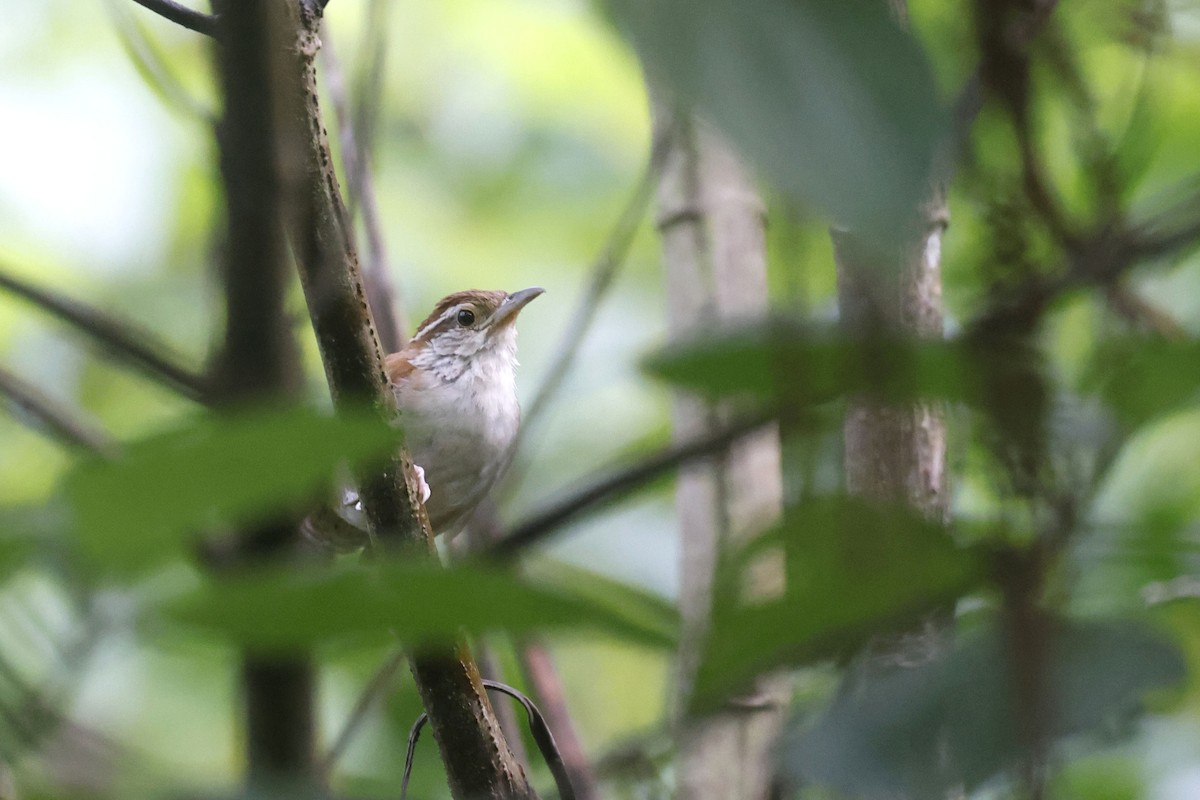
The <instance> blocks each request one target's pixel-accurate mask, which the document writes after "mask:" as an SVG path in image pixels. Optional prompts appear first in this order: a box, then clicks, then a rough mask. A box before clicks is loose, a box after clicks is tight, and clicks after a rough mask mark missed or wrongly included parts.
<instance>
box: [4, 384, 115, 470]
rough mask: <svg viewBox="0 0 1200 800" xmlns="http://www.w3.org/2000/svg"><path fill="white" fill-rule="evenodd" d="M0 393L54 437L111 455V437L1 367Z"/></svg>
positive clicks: (113, 448)
mask: <svg viewBox="0 0 1200 800" xmlns="http://www.w3.org/2000/svg"><path fill="white" fill-rule="evenodd" d="M0 395H4V396H6V397H8V398H9V400H11V401H12V402H13V404H14V405H16V407H17V408H19V409H21V410H22V411H24V412H25V413H26V414H28V415H29V416H30V417H32V418H33V419H35V420H37V422H39V423H40V427H41V429H42V430H44V431H45V432H46V433H48V434H49V435H51V436H52V437H53V438H55V439H57V440H59V441H60V442H63V443H65V444H68V445H70V446H72V447H79V448H82V449H84V450H88V451H90V452H93V453H100V454H103V455H108V456H111V455H113V454H114V453H115V446H114V444H113V441H112V440H111V439H110V438H109V437H108V435H107V434H105V433H104V432H103V431H101V430H100V429H99V428H97V427H96V426H95V425H93V424H91V423H89V422H85V421H84V420H82V419H80V418H79V417H78V416H77V415H76V414H75V413H74V412H73V411H72V410H71V409H68V408H67V407H66V406H64V405H63V404H61V403H59V402H58V401H56V400H54V399H53V398H52V397H50V396H49V395H47V394H45V393H44V392H42V391H41V390H40V389H38V388H37V387H36V386H34V385H33V384H30V383H27V382H26V381H24V380H22V379H21V378H19V377H17V376H16V375H14V374H13V373H11V372H9V371H8V370H6V369H4V368H3V367H0Z"/></svg>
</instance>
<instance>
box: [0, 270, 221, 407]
mask: <svg viewBox="0 0 1200 800" xmlns="http://www.w3.org/2000/svg"><path fill="white" fill-rule="evenodd" d="M0 290H3V291H6V292H8V293H10V294H13V295H16V296H17V297H20V298H22V299H24V300H27V301H28V302H30V303H32V304H33V305H35V306H38V307H39V308H41V309H42V310H44V311H47V312H49V313H50V314H52V315H54V316H56V317H58V318H59V319H61V320H63V321H64V322H67V323H69V324H70V325H72V326H73V327H75V328H77V329H79V330H80V331H82V332H83V333H85V334H87V335H88V336H90V337H91V338H93V339H95V340H96V341H97V342H99V343H100V344H101V345H102V346H103V347H104V348H105V349H106V350H107V351H108V352H109V353H110V354H111V355H113V356H114V357H115V358H118V359H120V360H122V361H125V362H127V363H129V364H132V365H133V366H135V367H137V368H139V369H140V370H142V371H143V372H144V373H145V374H147V375H149V376H150V377H151V378H153V379H155V380H156V381H159V382H160V383H163V384H166V385H167V386H169V387H170V388H172V389H174V390H175V391H177V392H179V393H180V394H182V395H183V396H184V397H187V398H189V399H191V400H195V401H196V402H199V403H205V402H207V399H208V394H209V391H208V385H207V381H206V380H205V379H204V378H203V377H202V376H200V375H197V374H196V373H194V372H192V371H190V370H189V369H187V368H186V367H183V366H181V365H180V364H179V359H178V358H176V357H175V356H173V355H168V352H169V351H168V350H167V348H166V347H165V346H164V345H162V344H161V343H159V342H158V341H157V340H156V339H155V338H154V337H153V336H152V335H151V334H149V333H147V332H145V331H142V330H139V329H138V328H136V327H134V326H132V325H130V324H129V323H128V322H125V321H122V320H118V319H116V318H114V317H110V316H108V315H107V314H104V313H103V312H101V311H98V310H97V309H95V308H92V307H90V306H87V305H84V304H83V303H80V302H78V301H76V300H73V299H71V298H69V297H67V296H65V295H62V294H59V293H58V292H55V291H52V290H50V289H43V288H40V287H37V286H34V285H33V284H31V283H28V282H27V281H24V280H22V279H20V278H17V277H14V276H13V275H11V274H9V273H7V272H4V271H0Z"/></svg>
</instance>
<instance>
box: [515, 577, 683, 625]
mask: <svg viewBox="0 0 1200 800" xmlns="http://www.w3.org/2000/svg"><path fill="white" fill-rule="evenodd" d="M541 560H542V561H543V562H545V563H543V564H540V565H537V566H535V565H534V564H528V565H526V567H525V569H524V573H525V575H527V576H529V577H530V578H532V579H535V580H536V581H537V582H538V583H539V584H541V585H544V586H546V587H547V588H557V589H560V590H562V591H565V592H568V593H570V594H571V595H572V596H574V597H578V598H579V599H581V600H586V601H587V602H589V603H594V604H595V605H596V606H597V607H600V608H607V609H610V610H611V611H612V612H613V613H615V614H619V615H622V616H628V617H631V618H635V619H638V620H640V621H641V622H642V624H644V625H645V626H647V627H649V628H656V629H658V630H659V631H661V632H662V634H663V636H664V637H667V638H669V639H674V638H675V636H676V635H677V633H678V631H679V610H678V608H677V607H676V606H675V604H674V603H672V602H670V601H668V600H667V599H665V598H663V597H662V596H660V595H657V594H654V593H653V592H648V591H646V590H645V589H642V588H640V587H638V586H633V585H631V584H628V583H624V582H622V581H619V580H616V579H614V578H610V577H608V576H607V575H602V574H600V573H599V572H593V571H592V570H589V569H585V568H583V567H580V566H578V565H575V564H569V563H567V562H565V561H557V560H549V559H541Z"/></svg>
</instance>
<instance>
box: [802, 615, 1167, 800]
mask: <svg viewBox="0 0 1200 800" xmlns="http://www.w3.org/2000/svg"><path fill="white" fill-rule="evenodd" d="M1046 633H1047V635H1048V641H1049V643H1050V644H1049V652H1048V653H1047V654H1046V660H1045V663H1046V664H1047V670H1046V672H1045V673H1044V684H1043V686H1044V687H1045V690H1046V694H1045V699H1044V701H1043V704H1042V707H1041V708H1040V709H1030V708H1029V707H1028V705H1027V704H1026V703H1024V702H1023V701H1018V700H1017V696H1016V694H1015V689H1014V681H1013V672H1012V665H1013V658H1014V655H1015V654H1014V653H1013V651H1012V650H1011V641H1012V640H1011V638H1010V637H1008V636H1006V635H1005V634H1004V632H1003V631H1000V630H997V629H994V628H993V629H989V630H986V631H984V632H980V633H977V634H975V635H967V636H965V637H962V638H960V639H959V641H958V644H957V646H956V647H955V649H954V650H953V651H952V652H950V653H948V654H946V655H944V656H943V657H942V658H939V659H937V660H935V661H932V662H930V663H928V664H924V665H922V666H919V667H916V668H906V669H895V670H892V671H889V672H886V673H884V674H878V673H876V674H871V675H866V676H857V675H852V676H851V677H850V678H848V680H849V681H850V684H849V685H848V686H846V687H843V689H842V690H841V691H839V692H838V694H837V696H836V698H835V700H834V702H833V705H832V706H830V708H829V709H828V710H827V711H826V712H825V713H824V714H823V715H822V716H821V718H820V719H819V720H818V721H817V722H816V723H815V725H813V726H811V727H809V728H808V729H806V730H796V731H794V732H793V733H792V734H791V735H789V736H788V737H786V739H785V744H784V747H783V751H782V755H783V757H782V765H783V771H784V773H785V774H786V775H787V776H788V777H790V778H792V779H795V780H804V781H806V782H809V783H817V784H822V785H827V786H831V787H833V788H835V789H837V790H839V791H841V792H845V793H847V794H874V795H881V794H882V795H889V796H890V795H893V794H901V795H906V796H912V797H936V796H939V795H944V794H945V793H946V791H947V790H948V789H950V788H951V787H962V788H964V789H965V790H966V791H967V792H970V791H971V790H972V789H973V788H975V787H976V786H978V785H980V784H981V783H983V782H984V781H986V780H987V779H988V778H990V777H992V776H993V775H995V774H997V773H998V772H1000V771H1001V770H1003V769H1006V768H1007V767H1009V766H1011V765H1012V764H1013V763H1014V762H1015V761H1016V759H1017V758H1019V756H1020V755H1021V751H1022V747H1023V744H1024V743H1023V742H1022V741H1021V739H1020V737H1019V735H1018V731H1019V730H1020V726H1021V721H1020V719H1021V718H1020V717H1018V716H1017V715H1018V714H1019V713H1022V712H1028V713H1037V714H1039V716H1040V719H1041V721H1042V723H1043V724H1044V725H1045V726H1046V730H1047V733H1048V734H1049V735H1050V736H1051V737H1062V736H1067V735H1072V734H1079V733H1084V732H1089V731H1096V730H1097V729H1099V728H1101V727H1104V728H1105V730H1106V731H1108V732H1112V731H1113V730H1117V729H1120V728H1121V727H1122V725H1123V724H1124V723H1126V722H1127V721H1128V720H1129V718H1130V717H1131V716H1132V715H1134V714H1136V713H1137V711H1138V710H1139V705H1140V701H1141V699H1142V697H1143V696H1144V695H1145V694H1146V693H1147V692H1149V691H1150V690H1153V689H1159V688H1163V687H1168V686H1171V685H1173V684H1175V683H1177V682H1179V681H1180V680H1182V679H1183V678H1184V677H1185V676H1186V665H1185V663H1184V660H1183V658H1182V656H1181V654H1180V652H1179V650H1178V649H1177V648H1176V647H1175V646H1174V645H1173V644H1171V643H1170V642H1168V641H1166V640H1164V639H1163V638H1162V637H1160V636H1159V635H1157V634H1155V633H1154V632H1152V631H1150V630H1148V629H1146V628H1145V627H1144V626H1142V625H1139V624H1137V623H1133V622H1124V621H1106V622H1087V623H1084V622H1069V621H1049V624H1048V626H1047V629H1046ZM1124 727H1125V729H1127V728H1128V726H1127V725H1125V726H1124Z"/></svg>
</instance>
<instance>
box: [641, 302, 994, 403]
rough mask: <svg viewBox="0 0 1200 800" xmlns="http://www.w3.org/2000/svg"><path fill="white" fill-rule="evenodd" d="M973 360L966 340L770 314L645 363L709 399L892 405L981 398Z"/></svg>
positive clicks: (981, 393)
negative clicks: (867, 333)
mask: <svg viewBox="0 0 1200 800" xmlns="http://www.w3.org/2000/svg"><path fill="white" fill-rule="evenodd" d="M975 361H976V359H975V358H974V354H973V352H972V349H971V348H970V347H969V346H968V345H967V344H966V343H964V342H961V341H919V340H912V339H900V338H896V339H870V340H855V339H849V338H847V337H846V336H845V335H843V334H841V333H840V332H839V331H837V330H835V329H828V328H826V329H820V328H815V327H812V326H805V325H803V324H800V323H798V322H794V321H791V320H785V319H773V320H769V321H767V322H763V323H758V324H754V325H747V326H744V327H741V328H738V329H734V330H729V331H723V332H721V333H719V334H714V335H710V336H704V337H700V338H698V339H695V340H692V341H689V342H684V343H681V344H676V345H672V346H670V347H667V348H666V349H664V350H663V351H661V352H659V353H658V354H656V355H654V356H652V357H650V358H649V359H647V361H646V362H645V367H646V369H647V370H649V371H650V372H651V373H653V374H655V375H657V376H659V377H661V378H664V379H666V380H668V381H670V382H671V383H674V384H676V385H677V386H680V387H683V388H685V389H690V390H692V391H695V392H698V393H700V394H703V395H706V396H708V397H712V398H720V397H726V396H729V395H740V394H746V395H750V396H753V397H756V398H758V399H760V400H769V401H772V400H779V401H785V402H788V403H793V404H799V405H809V404H814V403H821V402H825V401H828V400H831V399H833V398H835V397H839V396H842V395H844V394H858V393H864V394H869V395H872V396H874V397H876V398H877V399H879V400H883V401H887V402H895V403H900V402H908V401H913V400H917V399H932V398H939V399H946V400H963V401H968V402H976V401H978V400H979V399H980V398H981V397H982V396H983V395H984V394H985V392H984V390H983V389H982V388H981V386H982V383H981V382H980V379H979V373H980V372H981V368H980V367H979V366H975Z"/></svg>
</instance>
